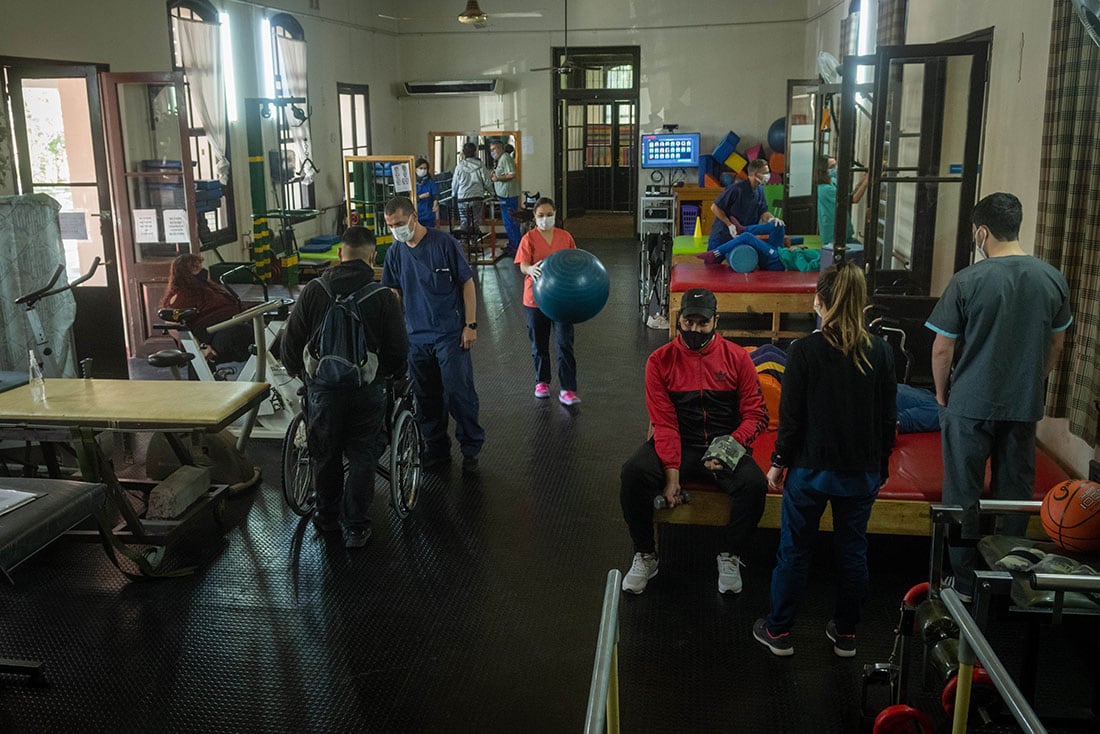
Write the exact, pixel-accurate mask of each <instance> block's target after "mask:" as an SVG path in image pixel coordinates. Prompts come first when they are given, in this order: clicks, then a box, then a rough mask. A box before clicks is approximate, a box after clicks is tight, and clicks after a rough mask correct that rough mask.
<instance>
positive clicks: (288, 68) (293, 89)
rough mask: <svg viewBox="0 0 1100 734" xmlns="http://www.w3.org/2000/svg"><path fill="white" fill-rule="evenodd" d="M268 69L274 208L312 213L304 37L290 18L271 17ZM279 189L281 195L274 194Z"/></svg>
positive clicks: (282, 15) (311, 163)
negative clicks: (274, 138)
mask: <svg viewBox="0 0 1100 734" xmlns="http://www.w3.org/2000/svg"><path fill="white" fill-rule="evenodd" d="M269 23H270V26H271V54H272V57H271V68H272V69H273V72H272V73H273V79H274V98H275V99H276V100H283V102H282V103H280V104H276V105H275V112H276V113H277V117H276V119H277V120H278V128H279V150H278V151H272V152H271V155H270V156H269V161H272V160H273V161H275V162H278V161H280V160H281V161H282V162H283V166H282V170H281V171H280V167H279V166H276V168H275V169H274V170H273V171H272V175H273V177H274V178H276V180H275V181H273V184H274V185H275V191H276V201H275V208H278V209H292V210H303V209H313V208H314V206H315V195H314V186H313V176H314V174H315V173H316V172H317V169H316V167H315V166H314V164H313V157H312V156H313V152H312V144H311V141H310V134H309V116H310V112H311V111H310V106H309V98H308V96H307V84H306V78H307V77H306V34H305V31H304V30H302V26H301V24H300V23H298V21H296V20H295V19H294V18H293V17H291V16H290V15H287V14H286V13H277V14H276V15H273V16H271V19H270V21H269ZM280 189H281V192H282V193H281V195H280V194H279V193H278V192H279V190H280Z"/></svg>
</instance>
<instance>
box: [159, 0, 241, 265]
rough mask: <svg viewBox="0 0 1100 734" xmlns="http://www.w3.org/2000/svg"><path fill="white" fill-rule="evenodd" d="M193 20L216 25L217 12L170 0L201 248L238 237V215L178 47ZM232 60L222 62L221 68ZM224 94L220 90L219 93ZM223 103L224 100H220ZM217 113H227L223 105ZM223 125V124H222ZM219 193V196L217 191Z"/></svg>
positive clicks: (200, 1)
mask: <svg viewBox="0 0 1100 734" xmlns="http://www.w3.org/2000/svg"><path fill="white" fill-rule="evenodd" d="M181 20H183V21H194V22H198V23H208V24H210V25H213V26H218V27H219V31H220V30H222V29H221V28H220V24H219V22H218V11H217V10H216V9H215V8H214V6H213V5H211V4H210V3H209V2H207V1H206V0H169V2H168V38H169V42H170V43H171V46H172V69H173V70H175V71H182V72H183V74H184V88H185V89H186V96H187V120H188V123H189V124H190V132H189V138H190V143H191V146H190V150H191V161H192V162H193V163H194V164H195V169H194V176H195V209H196V211H197V212H198V215H199V240H200V241H201V243H202V246H203V247H204V248H208V247H216V246H218V245H225V244H228V243H230V242H235V241H236V239H237V215H236V210H235V208H234V203H233V179H232V172H231V171H229V170H228V168H227V169H226V174H225V175H226V181H225V183H224V184H223V183H221V182H220V180H219V176H220V172H219V170H218V167H219V161H218V159H219V157H218V155H217V153H216V150H217V148H216V146H215V145H214V144H213V143H212V141H211V138H210V137H209V136H208V135H207V130H206V127H205V125H204V124H203V120H202V115H201V114H200V112H199V105H198V104H196V103H197V101H198V100H196V99H195V98H194V97H193V93H192V85H191V80H190V79H189V78H188V73H187V69H186V67H185V66H184V63H183V52H182V49H181V46H180V27H179V22H180V21H181ZM226 66H231V62H229V61H226V62H223V68H224V67H226ZM217 96H221V97H223V98H224V97H225V92H224V91H222V92H221V93H220V94H219V95H217ZM223 105H224V102H223ZM219 112H220V114H222V115H223V120H224V119H225V118H224V115H225V114H226V110H225V108H224V106H223V108H222V109H221V110H220V111H219ZM223 127H224V123H223ZM224 139H225V153H224V158H223V160H224V161H225V162H224V164H223V165H224V166H226V167H228V165H229V163H228V161H229V139H228V136H224ZM219 193H220V194H221V195H220V196H218V194H219Z"/></svg>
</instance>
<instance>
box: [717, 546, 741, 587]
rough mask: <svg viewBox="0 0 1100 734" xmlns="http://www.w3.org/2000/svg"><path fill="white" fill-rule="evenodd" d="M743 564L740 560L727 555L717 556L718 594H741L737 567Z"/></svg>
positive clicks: (739, 574)
mask: <svg viewBox="0 0 1100 734" xmlns="http://www.w3.org/2000/svg"><path fill="white" fill-rule="evenodd" d="M743 565H745V564H743V563H741V559H740V558H738V557H737V556H731V555H730V554H729V553H719V554H718V593H719V594H725V593H726V592H727V591H732V592H733V593H734V594H740V593H741V587H742V585H743V584H742V583H741V569H740V568H738V567H739V566H743Z"/></svg>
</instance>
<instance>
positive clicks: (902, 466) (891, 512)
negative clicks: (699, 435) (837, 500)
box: [653, 431, 1070, 536]
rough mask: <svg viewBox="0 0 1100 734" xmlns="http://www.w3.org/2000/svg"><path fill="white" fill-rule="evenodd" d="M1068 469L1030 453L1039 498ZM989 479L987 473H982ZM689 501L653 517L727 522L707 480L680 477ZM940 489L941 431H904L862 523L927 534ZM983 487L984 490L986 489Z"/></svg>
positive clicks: (769, 441)
mask: <svg viewBox="0 0 1100 734" xmlns="http://www.w3.org/2000/svg"><path fill="white" fill-rule="evenodd" d="M775 437H776V433H775V432H774V431H767V432H765V433H763V434H761V435H760V436H759V437H758V438H757V439H756V443H755V444H753V447H752V453H753V458H755V459H756V463H757V464H759V465H760V467H761V468H762V469H763V470H764V471H767V469H768V467H770V466H771V455H772V451H773V450H774V448H775ZM1069 478H1070V477H1069V475H1068V474H1067V473H1066V472H1065V470H1064V469H1062V467H1061V466H1060V465H1059V464H1058V463H1057V462H1055V460H1054V459H1053V458H1052V457H1051V456H1050V454H1048V453H1047V452H1046V451H1044V450H1043V449H1042V448H1041V447H1040V448H1038V449H1036V456H1035V494H1034V497H1035V499H1040V500H1041V499H1042V498H1043V497H1044V496H1045V495H1046V493H1047V491H1048V490H1049V489H1050V488H1051V487H1053V486H1054V485H1055V484H1058V483H1060V482H1064V481H1066V480H1067V479H1069ZM987 482H988V476H987ZM683 488H684V490H686V491H687V492H688V494H690V495H691V504H687V505H680V506H678V507H674V508H672V509H667V508H666V509H663V510H657V511H655V512H654V515H653V521H654V523H655V524H656V523H662V522H667V523H673V524H687V525H726V524H727V523H728V522H729V513H730V507H729V497H728V496H727V495H725V494H724V493H722V492H720V491H719V490H718V488H717V487H715V486H714V485H711V484H695V483H690V482H689V483H685V484H684V486H683ZM942 491H943V456H942V455H941V445H940V434H939V433H938V432H934V433H903V434H900V435H899V436H898V439H897V445H896V446H895V448H894V452H893V454H891V456H890V481H889V482H887V483H886V486H885V487H884V488H883V489H882V491H880V492H879V496H878V499H877V500H876V501H875V504H874V507H873V508H872V510H871V519H870V521H869V522H868V523H867V532H869V533H880V534H886V535H924V536H927V535H931V523H930V521H929V517H930V516H929V507H930V506H932V505H933V504H939V503H940V501H941V495H942ZM987 493H988V490H987ZM781 507H782V498H781V495H780V494H779V493H773V492H771V491H769V492H768V497H767V504H766V506H765V508H764V516H763V518H761V520H760V527H766V528H778V527H779V524H780V517H781V514H782V513H781ZM832 527H833V525H832V514H831V511H830V509H829V508H827V509H826V510H825V515H824V516H823V517H822V519H821V529H822V530H832Z"/></svg>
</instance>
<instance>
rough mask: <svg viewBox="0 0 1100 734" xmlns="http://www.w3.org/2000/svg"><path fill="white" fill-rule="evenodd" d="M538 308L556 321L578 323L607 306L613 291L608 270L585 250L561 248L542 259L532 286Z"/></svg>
mask: <svg viewBox="0 0 1100 734" xmlns="http://www.w3.org/2000/svg"><path fill="white" fill-rule="evenodd" d="M533 289H534V294H535V303H537V304H538V306H539V310H540V311H542V312H543V313H544V314H546V316H547V317H548V318H550V319H552V320H553V321H563V322H565V323H568V324H579V323H580V322H582V321H588V319H590V318H592V317H593V316H595V315H596V314H598V313H599V312H600V310H601V309H602V308H603V307H604V304H606V303H607V298H608V296H609V295H610V294H611V280H610V278H608V276H607V269H606V268H605V267H604V266H603V263H602V262H600V261H599V258H597V257H596V256H595V255H593V254H592V253H591V252H588V251H586V250H574V249H569V250H558V251H557V252H554V253H551V255H550V256H549V257H548V258H546V259H545V260H543V261H542V275H540V276H539V277H537V278H535V283H534V286H533Z"/></svg>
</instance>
